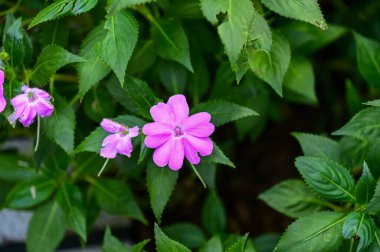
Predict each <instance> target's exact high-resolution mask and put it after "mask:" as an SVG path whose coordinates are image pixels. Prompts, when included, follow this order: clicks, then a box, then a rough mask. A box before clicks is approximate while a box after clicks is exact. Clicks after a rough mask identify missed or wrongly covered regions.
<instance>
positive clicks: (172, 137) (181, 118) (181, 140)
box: [143, 95, 215, 170]
mask: <svg viewBox="0 0 380 252" xmlns="http://www.w3.org/2000/svg"><path fill="white" fill-rule="evenodd" d="M150 114H151V115H152V118H153V120H154V122H153V123H148V124H146V125H144V127H143V133H144V134H145V135H146V138H145V145H146V146H148V147H149V148H156V150H155V151H154V153H153V161H154V162H155V163H156V165H158V166H160V167H164V166H166V165H167V164H169V168H170V169H172V170H178V169H180V168H181V167H182V165H183V159H184V158H185V156H186V158H187V160H189V162H190V163H192V164H199V162H200V158H199V156H198V153H199V154H200V155H201V156H208V155H210V154H211V153H212V150H213V147H214V144H213V142H212V141H211V139H210V138H209V136H210V135H211V134H212V133H213V132H214V129H215V127H214V125H213V124H212V123H210V120H211V115H210V114H209V113H207V112H200V113H197V114H194V115H192V116H189V105H188V104H187V102H186V97H185V96H184V95H174V96H172V97H170V98H169V100H168V102H167V103H166V104H165V103H162V102H159V103H158V104H157V105H155V106H153V107H152V108H151V109H150Z"/></svg>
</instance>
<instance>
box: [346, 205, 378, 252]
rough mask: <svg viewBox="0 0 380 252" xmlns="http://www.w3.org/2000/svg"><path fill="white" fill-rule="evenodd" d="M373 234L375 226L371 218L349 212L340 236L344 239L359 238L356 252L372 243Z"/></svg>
mask: <svg viewBox="0 0 380 252" xmlns="http://www.w3.org/2000/svg"><path fill="white" fill-rule="evenodd" d="M375 232H376V229H375V224H374V223H373V220H372V219H371V217H369V216H367V215H366V214H364V213H358V212H351V213H349V214H348V215H347V217H346V220H345V221H344V224H343V229H342V236H343V238H345V239H351V238H356V237H359V238H360V240H359V244H358V247H357V250H356V251H362V250H363V249H365V248H367V247H368V246H369V245H370V244H371V243H372V241H373V239H374V237H375Z"/></svg>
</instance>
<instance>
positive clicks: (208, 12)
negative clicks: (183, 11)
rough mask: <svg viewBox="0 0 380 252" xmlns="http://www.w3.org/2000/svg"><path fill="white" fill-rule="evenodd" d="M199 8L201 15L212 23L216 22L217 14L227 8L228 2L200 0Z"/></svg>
mask: <svg viewBox="0 0 380 252" xmlns="http://www.w3.org/2000/svg"><path fill="white" fill-rule="evenodd" d="M201 10H202V13H203V15H204V16H205V17H206V19H207V20H208V21H210V23H212V24H216V23H217V22H218V18H217V15H218V14H219V13H225V12H227V10H228V2H227V1H225V0H201Z"/></svg>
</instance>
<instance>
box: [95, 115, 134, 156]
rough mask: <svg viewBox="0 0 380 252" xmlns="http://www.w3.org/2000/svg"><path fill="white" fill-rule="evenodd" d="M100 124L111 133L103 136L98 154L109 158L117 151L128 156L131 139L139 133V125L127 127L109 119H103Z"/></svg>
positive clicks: (130, 150)
mask: <svg viewBox="0 0 380 252" xmlns="http://www.w3.org/2000/svg"><path fill="white" fill-rule="evenodd" d="M100 126H102V128H103V129H104V130H105V131H107V132H109V133H112V134H110V135H108V136H107V137H106V138H104V140H103V143H102V147H103V148H102V149H101V150H100V156H102V157H104V158H108V159H111V158H115V157H116V155H117V153H119V154H122V155H126V156H128V157H130V156H131V153H132V151H133V145H132V140H131V139H132V137H136V136H138V135H139V127H137V126H135V127H133V128H128V127H127V126H125V125H122V124H120V123H117V122H114V121H112V120H110V119H103V121H102V122H101V123H100Z"/></svg>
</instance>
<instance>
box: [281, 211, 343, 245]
mask: <svg viewBox="0 0 380 252" xmlns="http://www.w3.org/2000/svg"><path fill="white" fill-rule="evenodd" d="M344 220H345V218H344V215H343V214H341V213H334V212H317V213H314V214H312V215H308V216H305V217H301V218H299V219H297V220H296V221H295V222H293V223H292V224H290V226H289V227H288V228H287V230H286V231H285V233H284V235H283V236H282V237H281V240H280V242H279V243H278V244H277V246H276V248H275V249H274V252H283V251H291V252H305V251H335V250H336V249H337V248H338V247H339V246H340V244H341V243H342V237H341V234H340V232H341V229H342V225H343V221H344Z"/></svg>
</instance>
